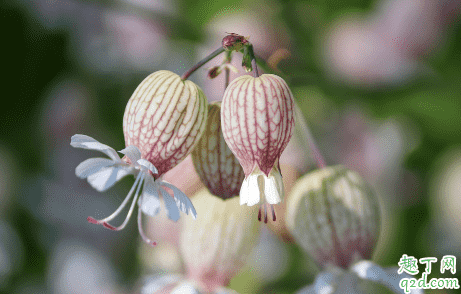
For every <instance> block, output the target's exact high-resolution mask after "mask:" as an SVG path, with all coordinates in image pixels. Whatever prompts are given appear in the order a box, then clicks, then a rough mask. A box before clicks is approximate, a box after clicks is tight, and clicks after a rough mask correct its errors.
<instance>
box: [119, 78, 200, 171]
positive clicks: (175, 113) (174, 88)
mask: <svg viewBox="0 0 461 294" xmlns="http://www.w3.org/2000/svg"><path fill="white" fill-rule="evenodd" d="M206 116H207V100H206V98H205V95H204V94H203V92H202V90H201V89H200V88H199V87H198V86H197V85H195V84H194V83H193V82H191V81H187V80H186V81H182V80H181V78H180V77H179V76H178V75H177V74H175V73H172V72H170V71H165V70H161V71H157V72H155V73H153V74H151V75H149V76H148V77H146V78H145V79H144V80H143V81H142V82H141V84H140V85H139V86H138V87H137V88H136V90H135V92H134V93H133V95H132V96H131V98H130V100H129V101H128V104H127V106H126V109H125V114H124V117H123V132H124V135H125V144H126V145H127V146H129V145H135V146H137V147H138V148H139V149H140V150H141V153H142V157H143V158H145V159H147V160H148V161H150V162H151V163H152V164H154V166H155V167H156V168H157V169H158V175H157V176H156V177H159V176H161V175H162V174H164V173H165V172H167V171H168V170H170V169H171V168H173V167H174V166H175V165H177V164H178V163H179V162H180V161H182V160H183V159H184V158H185V157H186V156H187V155H188V154H189V153H190V151H191V150H192V149H193V147H194V145H195V144H196V143H197V142H198V140H199V138H200V136H201V134H202V133H203V131H204V129H205V123H206Z"/></svg>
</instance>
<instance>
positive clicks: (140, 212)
mask: <svg viewBox="0 0 461 294" xmlns="http://www.w3.org/2000/svg"><path fill="white" fill-rule="evenodd" d="M141 216H142V211H141V206H138V230H139V235H141V238H142V240H143V241H144V242H146V243H147V244H149V245H151V246H155V245H157V242H152V240H151V239H149V238H147V236H146V234H145V233H144V230H143V229H142V219H141Z"/></svg>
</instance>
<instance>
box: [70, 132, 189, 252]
mask: <svg viewBox="0 0 461 294" xmlns="http://www.w3.org/2000/svg"><path fill="white" fill-rule="evenodd" d="M70 145H71V146H72V147H76V148H83V149H91V150H97V151H101V152H104V153H105V154H106V155H108V156H109V157H110V159H108V158H90V159H87V160H85V161H83V162H82V163H80V164H79V165H78V166H77V168H76V169H75V173H76V175H77V176H78V177H79V178H82V179H87V180H88V183H89V184H90V185H91V186H92V187H93V188H95V189H96V190H98V191H100V192H103V191H105V190H107V189H109V188H110V187H112V186H113V185H114V184H115V183H116V182H117V181H119V180H120V179H122V178H123V177H125V176H127V175H133V176H135V178H136V180H135V182H134V184H133V186H132V187H131V189H130V191H129V192H128V195H127V196H126V197H125V200H123V202H122V204H121V205H120V207H119V208H118V209H117V210H116V211H115V212H114V213H113V214H111V215H110V216H108V217H106V218H104V219H100V220H96V219H94V218H93V217H88V219H87V220H88V222H90V223H93V224H100V225H103V226H104V227H106V228H108V229H111V230H115V231H119V230H122V229H123V228H124V227H125V226H126V224H127V223H128V221H129V219H130V217H131V215H132V213H133V210H134V207H135V205H136V202H138V229H139V233H140V235H141V237H142V239H143V240H144V241H145V242H146V243H149V244H153V245H155V244H156V243H155V242H152V241H151V240H150V239H149V238H147V236H146V235H145V234H144V231H143V229H142V219H141V216H142V213H145V214H147V215H149V216H155V215H157V214H158V212H159V211H160V195H162V196H163V200H164V201H165V205H166V208H167V210H168V217H169V218H170V219H171V220H174V221H177V220H178V219H179V210H181V211H183V212H185V213H186V214H189V212H190V213H191V214H192V216H193V217H194V218H195V217H196V216H197V213H196V211H195V208H194V206H193V205H192V203H191V202H190V200H189V198H188V197H187V196H186V195H184V193H182V192H181V191H180V190H179V189H178V188H176V187H175V186H173V185H171V184H169V183H167V182H164V181H162V179H161V178H158V179H157V180H155V179H154V177H153V175H154V174H157V173H158V171H157V169H156V168H155V166H154V165H153V164H152V163H150V162H149V161H147V160H146V159H144V158H142V157H141V152H140V151H139V149H138V148H137V147H136V146H128V147H126V148H125V149H123V150H121V151H119V152H120V153H122V154H125V156H126V157H127V159H128V160H129V163H127V162H126V161H124V160H122V159H120V157H119V155H118V154H117V152H116V151H115V150H114V149H113V148H111V147H109V146H107V145H105V144H102V143H100V142H98V141H96V140H95V139H93V138H91V137H89V136H85V135H74V136H72V139H71V143H70ZM141 187H142V191H141ZM165 188H168V189H171V190H172V191H173V193H174V200H173V199H172V198H171V196H170V195H169V194H168V192H167V191H166V190H165ZM133 192H134V196H133ZM132 197H133V200H132V203H131V206H130V209H129V211H128V215H127V216H126V218H125V220H124V222H123V223H122V224H121V225H120V226H118V227H115V226H113V225H111V224H109V222H110V221H111V220H113V219H114V218H115V217H116V216H117V215H118V214H120V212H121V211H122V210H123V208H124V207H125V206H126V205H127V204H128V202H129V201H130V199H131V198H132ZM138 199H139V200H138Z"/></svg>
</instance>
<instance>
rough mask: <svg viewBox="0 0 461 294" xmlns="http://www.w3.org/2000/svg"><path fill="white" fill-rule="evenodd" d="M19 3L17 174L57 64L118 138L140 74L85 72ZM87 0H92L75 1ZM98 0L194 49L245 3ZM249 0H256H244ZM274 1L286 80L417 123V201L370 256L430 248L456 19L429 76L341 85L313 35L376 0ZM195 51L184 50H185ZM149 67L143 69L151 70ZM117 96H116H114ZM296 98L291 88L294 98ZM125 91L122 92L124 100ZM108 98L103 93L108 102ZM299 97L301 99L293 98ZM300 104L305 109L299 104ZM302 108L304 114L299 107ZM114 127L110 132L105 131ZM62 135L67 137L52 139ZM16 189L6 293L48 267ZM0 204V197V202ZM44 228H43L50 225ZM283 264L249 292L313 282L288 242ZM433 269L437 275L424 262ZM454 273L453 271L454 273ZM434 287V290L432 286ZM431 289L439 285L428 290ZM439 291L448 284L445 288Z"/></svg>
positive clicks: (14, 57)
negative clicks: (150, 7)
mask: <svg viewBox="0 0 461 294" xmlns="http://www.w3.org/2000/svg"><path fill="white" fill-rule="evenodd" d="M26 2H27V3H23V2H22V1H13V0H7V1H2V2H1V4H0V11H1V17H0V26H1V27H2V28H4V29H3V32H2V40H3V42H2V43H3V46H1V51H2V54H1V56H3V58H4V59H3V67H2V68H3V72H4V74H3V75H2V88H3V95H2V97H3V107H2V109H3V110H2V112H1V117H0V121H1V122H2V127H1V128H0V141H1V142H2V144H4V145H6V146H7V147H8V148H9V149H10V150H11V152H12V153H13V154H14V155H15V157H16V158H18V160H19V162H17V164H18V166H19V169H20V170H21V171H22V175H21V176H22V177H23V178H25V177H27V176H30V175H32V174H34V173H39V172H42V171H43V169H44V167H43V166H42V164H43V160H42V159H41V158H40V157H39V156H40V155H42V154H47V152H46V150H44V151H43V152H38V151H37V148H41V147H40V146H42V145H40V140H41V139H42V138H40V136H41V135H39V133H38V131H37V122H38V118H37V117H38V115H39V114H38V112H39V109H40V105H41V104H42V102H43V100H44V97H45V96H44V95H45V93H46V91H47V90H46V89H47V88H48V87H50V84H51V83H52V81H53V80H54V79H55V78H56V77H57V76H59V75H60V74H62V73H64V72H65V73H71V74H74V75H76V76H78V77H79V78H80V79H81V80H82V81H83V82H84V84H86V85H87V86H88V87H89V88H91V91H93V92H94V94H95V96H96V97H98V99H97V111H98V115H99V117H100V120H101V122H102V124H103V127H104V129H107V130H111V132H114V134H116V136H114V140H115V142H114V143H115V144H114V146H122V145H123V136H122V131H121V122H122V117H123V112H124V107H125V104H124V103H123V101H124V100H123V99H119V98H120V97H126V100H127V99H128V97H129V96H130V95H131V93H132V91H133V90H134V88H135V87H136V85H137V84H138V83H139V80H140V79H142V77H143V76H144V75H145V73H134V74H132V75H130V76H129V77H128V78H127V79H125V80H124V81H122V82H120V81H119V80H116V79H111V78H109V77H102V78H101V77H100V76H95V75H93V74H92V73H91V72H85V70H84V69H82V68H80V67H79V65H78V64H75V60H74V59H73V57H72V54H69V52H72V48H69V44H70V32H69V31H67V30H47V29H46V28H45V27H44V26H43V25H42V24H40V22H39V21H38V20H37V16H35V15H33V14H32V13H30V11H28V9H26V8H25V6H26V5H28V1H26ZM85 2H89V3H93V2H94V1H89V0H88V1H85ZM97 2H98V4H97V5H99V6H100V7H105V6H107V7H111V8H114V9H122V10H125V11H130V12H134V13H140V14H143V17H146V18H148V19H149V18H156V19H160V20H161V22H162V23H163V25H164V26H165V27H167V28H168V30H167V31H168V38H170V39H173V40H179V41H184V42H186V43H187V44H188V46H190V47H191V48H194V46H196V45H199V44H200V43H201V42H202V41H203V40H204V37H205V36H204V34H206V32H205V31H204V29H203V28H204V26H205V25H206V24H207V23H208V22H209V21H210V20H212V19H213V18H214V17H216V16H219V15H220V14H221V13H231V12H235V11H240V10H241V9H245V6H242V5H243V2H245V1H230V0H220V1H211V0H199V1H196V0H195V1H193V0H178V1H177V2H178V5H179V12H178V13H177V15H174V16H171V15H167V14H162V13H159V14H155V13H152V12H148V13H145V12H142V11H145V10H142V9H141V10H139V11H138V10H136V9H135V10H133V7H123V6H119V3H120V2H121V1H110V0H106V1H97ZM252 2H257V1H252ZM273 2H274V4H277V7H280V8H281V9H280V10H279V11H278V13H277V17H278V18H280V20H281V21H283V22H285V24H286V25H287V27H288V29H289V33H290V34H291V38H292V40H291V41H292V43H293V44H292V48H291V49H292V55H293V58H292V59H289V60H285V61H282V62H281V63H280V65H279V69H280V70H281V71H282V72H284V73H285V74H286V75H287V77H288V79H289V81H290V83H291V85H292V86H293V88H294V89H295V90H294V92H295V93H296V91H297V90H296V89H298V90H299V89H300V88H301V87H303V86H307V85H309V86H315V87H316V88H318V89H321V91H322V92H323V94H324V95H325V96H326V97H327V99H328V103H332V104H334V105H336V106H337V107H342V106H343V105H345V104H347V103H348V102H350V101H356V100H359V101H361V102H362V103H363V104H364V105H366V106H368V107H369V108H370V109H371V111H372V114H373V116H374V117H376V118H386V117H389V116H392V115H396V114H403V115H405V116H407V117H409V118H411V119H412V120H414V121H415V122H416V123H417V125H418V127H419V129H420V131H421V143H420V145H419V146H418V148H417V149H415V150H414V151H413V152H412V153H411V154H409V155H408V156H407V158H406V159H405V167H406V168H408V169H410V170H413V171H415V172H416V173H417V175H418V176H419V177H420V178H421V179H422V186H423V187H422V189H421V191H422V194H423V195H421V196H422V197H421V198H420V199H421V201H420V202H419V203H417V204H414V205H412V206H407V207H402V208H401V209H399V211H398V212H397V213H398V214H399V225H398V232H397V233H396V237H395V239H394V240H392V248H389V250H388V251H387V252H386V254H385V256H383V257H382V259H381V260H379V261H378V262H379V264H381V265H382V266H396V264H397V262H398V260H399V258H400V257H401V255H402V254H403V253H406V254H408V255H412V256H419V257H423V256H431V254H433V253H432V250H431V240H426V239H424V238H423V236H424V230H425V228H426V226H427V224H428V222H429V221H430V219H431V217H432V215H431V212H430V207H429V205H430V204H429V202H428V196H429V195H428V194H427V182H428V176H429V175H428V172H429V170H430V168H431V166H432V165H433V163H434V160H435V159H436V158H437V157H438V156H440V154H441V153H442V152H443V151H444V150H446V149H447V148H448V147H450V146H452V145H454V144H459V143H461V119H460V115H461V30H459V23H458V24H457V26H456V27H455V29H454V30H453V32H452V35H451V36H450V38H449V39H448V43H447V44H446V45H445V47H444V48H443V50H442V51H441V52H440V53H439V54H437V55H436V56H433V57H431V58H430V59H429V61H428V62H429V65H430V67H431V68H433V69H434V70H435V71H436V72H437V75H436V76H437V78H436V79H434V78H430V79H429V78H428V77H421V78H418V79H414V80H412V81H411V82H410V83H409V84H406V85H404V86H402V87H398V88H394V89H388V88H380V89H361V88H357V87H349V86H347V85H344V84H339V83H335V82H333V81H331V80H330V79H329V78H328V77H327V76H326V75H325V74H324V73H323V72H322V70H321V69H320V66H319V63H318V62H319V61H318V59H319V56H318V52H316V49H315V48H316V47H317V46H318V42H319V38H320V37H321V36H322V34H324V33H325V31H326V30H327V29H328V26H329V24H331V23H332V22H333V21H334V20H335V19H336V18H337V17H338V16H340V15H343V14H344V13H347V12H354V11H360V12H366V11H368V10H369V9H371V7H373V5H374V4H375V3H376V1H369V0H348V1H337V0H311V1H291V0H286V1H285V0H278V1H275V0H274V1H273ZM194 54H195V52H191V55H194ZM154 70H156V69H153V70H152V71H154ZM115 97H117V99H115ZM297 99H301V97H297ZM126 100H125V101H126ZM108 101H109V102H108ZM300 104H301V106H302V105H303V103H302V101H301V103H300ZM303 111H304V112H305V113H307V112H309V109H305V108H304V109H303ZM307 117H309V115H307ZM112 130H114V131H112ZM62 140H64V141H69V140H70V138H62ZM20 193H24V190H19V191H15V192H14V193H13V198H14V201H16V202H15V203H13V205H12V208H11V209H9V210H8V211H7V213H6V215H5V219H6V220H7V221H9V222H10V223H11V224H12V225H13V226H14V228H15V229H16V230H17V232H18V233H19V234H20V236H21V238H22V241H23V243H24V246H25V248H26V249H25V260H26V262H25V263H24V264H23V265H22V268H21V271H20V272H18V273H16V274H15V275H14V276H13V277H12V280H11V286H10V288H8V289H6V290H5V291H6V292H4V293H14V291H15V289H17V287H19V286H20V285H21V284H23V283H25V282H27V281H30V280H37V279H38V280H40V281H44V280H45V279H46V277H45V275H46V269H47V266H48V263H47V262H48V261H47V259H48V257H49V248H43V247H42V246H41V245H40V242H39V241H38V239H39V236H37V235H38V234H39V233H38V231H39V229H38V228H39V227H42V226H46V225H49V224H44V223H41V220H40V219H38V218H37V217H36V216H34V215H33V214H32V213H31V211H30V210H28V209H26V208H24V204H23V203H20V202H19V201H18V200H17V199H24V197H20V195H19V194H20ZM0 205H1V204H0ZM51 230H53V228H52V227H51ZM129 242H130V243H129V246H127V247H126V251H124V252H123V254H122V258H121V259H120V260H118V261H117V262H116V263H115V264H116V267H117V270H118V271H119V272H120V273H121V275H122V278H121V280H122V281H123V282H124V283H125V284H126V285H127V286H129V285H132V284H133V283H134V282H135V279H137V278H139V264H138V262H137V261H136V258H135V256H136V248H137V245H136V244H137V242H138V239H137V236H136V234H131V237H130V241H129ZM289 248H290V254H291V258H292V261H293V262H292V263H291V267H290V269H289V271H288V272H287V273H286V274H285V275H284V276H283V277H281V278H280V279H279V280H277V281H274V282H272V283H270V284H268V285H264V286H263V287H262V288H261V289H260V290H259V293H292V292H293V291H295V290H296V289H299V288H301V287H302V286H305V285H307V284H309V283H311V282H312V281H313V278H314V277H313V276H312V275H309V276H307V275H306V274H305V272H303V271H300V269H299V267H300V264H299V263H300V262H302V261H304V260H305V259H304V258H303V257H302V253H301V251H300V250H299V248H298V247H297V246H295V245H290V246H289ZM245 275H248V276H249V279H251V277H252V274H251V273H245V272H243V273H242V274H240V275H239V276H237V277H236V278H235V279H234V280H233V282H232V284H231V285H234V286H233V287H234V288H235V289H236V290H239V291H242V293H245V292H244V291H245V289H244V287H240V286H239V285H240V283H239V282H238V281H245V280H248V278H245ZM432 276H433V277H437V276H441V275H440V274H437V271H433V274H432ZM456 277H458V278H460V277H461V276H460V275H459V274H457V275H456ZM434 293H435V292H434ZM437 293H439V292H437ZM445 293H449V291H446V292H445Z"/></svg>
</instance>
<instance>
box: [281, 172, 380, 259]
mask: <svg viewBox="0 0 461 294" xmlns="http://www.w3.org/2000/svg"><path fill="white" fill-rule="evenodd" d="M379 212H380V211H379V204H378V201H377V199H376V197H375V195H374V193H373V190H372V188H371V187H370V186H369V185H368V184H367V183H366V182H365V180H364V179H363V178H362V177H360V175H358V174H357V173H356V172H353V171H351V170H348V169H346V168H345V167H343V166H341V165H339V166H333V167H326V168H322V169H319V170H316V171H314V172H311V173H308V174H306V175H305V176H303V177H301V178H300V179H299V180H298V181H297V182H296V184H295V186H294V187H293V189H292V190H291V193H290V197H289V199H288V201H287V214H286V219H285V220H286V224H287V228H288V229H289V230H290V232H291V233H292V235H293V236H294V238H295V240H296V242H298V243H299V244H300V245H301V247H302V248H304V250H306V252H308V253H309V255H310V256H311V257H312V258H313V259H314V260H315V261H316V262H317V263H318V264H319V265H321V266H323V267H326V266H328V265H334V266H338V267H342V268H348V267H349V266H350V265H351V264H352V263H353V262H354V261H355V260H357V259H369V258H370V257H371V254H372V253H373V249H374V247H375V245H376V242H377V240H378V236H379Z"/></svg>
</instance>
